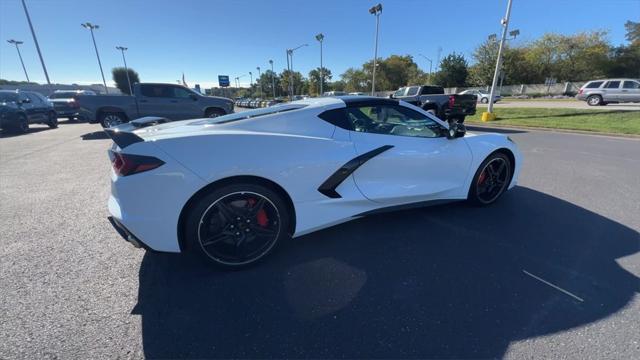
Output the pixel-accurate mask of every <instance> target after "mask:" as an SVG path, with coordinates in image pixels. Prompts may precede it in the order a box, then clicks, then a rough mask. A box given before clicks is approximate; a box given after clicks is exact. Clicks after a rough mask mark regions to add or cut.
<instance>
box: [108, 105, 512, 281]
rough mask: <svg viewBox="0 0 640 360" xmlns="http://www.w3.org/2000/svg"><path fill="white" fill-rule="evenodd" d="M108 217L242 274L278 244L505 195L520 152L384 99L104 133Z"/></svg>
mask: <svg viewBox="0 0 640 360" xmlns="http://www.w3.org/2000/svg"><path fill="white" fill-rule="evenodd" d="M106 132H107V134H108V135H109V136H110V137H111V139H112V140H113V142H114V144H113V145H112V147H111V149H110V150H109V157H110V159H111V162H112V171H111V195H110V197H109V201H108V207H109V212H110V214H111V216H110V217H109V220H110V221H111V223H112V225H113V226H114V227H115V229H116V230H117V231H118V232H119V233H120V235H122V236H123V237H124V238H125V239H126V240H127V241H129V242H131V243H132V244H133V245H135V246H137V247H144V248H145V249H148V250H155V251H163V252H186V251H189V252H191V251H194V252H197V253H200V254H201V255H203V256H204V258H205V259H208V260H210V261H211V262H212V263H213V264H216V265H219V266H222V267H226V268H238V267H243V266H246V265H250V264H253V263H255V262H257V261H259V260H261V259H263V258H265V257H266V256H267V255H268V254H270V253H272V252H273V251H274V249H275V248H276V246H277V245H278V244H280V243H282V242H283V240H285V239H287V238H290V237H293V238H295V237H298V236H301V235H304V234H308V233H310V232H313V231H316V230H319V229H322V228H326V227H329V226H333V225H336V224H339V223H342V222H345V221H349V220H351V219H355V218H359V217H362V216H366V215H368V214H373V213H379V212H384V211H390V210H397V209H403V208H411V207H418V206H427V205H430V204H436V203H442V202H446V201H456V200H467V201H469V202H470V203H472V204H475V205H480V206H482V205H489V204H492V203H493V202H495V201H496V200H497V199H498V198H499V197H500V196H501V195H502V194H503V193H504V192H505V191H507V190H508V189H510V188H512V187H513V186H515V184H516V182H517V179H518V173H519V169H520V167H521V163H522V161H521V155H520V152H519V151H518V148H517V146H516V144H515V143H514V142H513V141H511V139H510V138H509V137H507V136H504V135H501V134H493V133H486V134H472V133H467V132H466V130H465V128H464V125H462V124H452V125H449V124H448V123H446V122H443V121H441V120H440V119H438V118H437V117H435V116H433V115H432V114H430V113H427V112H425V111H424V110H422V109H420V108H418V107H415V106H413V105H410V104H408V103H405V102H403V101H398V100H394V99H385V98H374V97H365V96H344V97H324V98H315V99H308V100H303V101H297V102H292V103H289V104H282V105H277V106H272V107H268V108H263V109H257V110H252V111H246V112H240V113H234V114H229V115H224V116H220V117H217V118H211V119H194V120H184V121H178V122H167V121H166V119H163V118H156V117H148V118H142V119H138V120H134V121H131V122H130V123H126V124H122V125H119V126H116V127H112V128H108V129H106Z"/></svg>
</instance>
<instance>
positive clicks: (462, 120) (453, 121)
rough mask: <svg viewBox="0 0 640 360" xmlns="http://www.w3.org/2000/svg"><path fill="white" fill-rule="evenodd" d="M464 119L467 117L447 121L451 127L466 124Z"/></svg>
mask: <svg viewBox="0 0 640 360" xmlns="http://www.w3.org/2000/svg"><path fill="white" fill-rule="evenodd" d="M464 118H465V116H459V117H452V118H450V119H449V120H447V121H448V122H449V125H453V124H462V123H464Z"/></svg>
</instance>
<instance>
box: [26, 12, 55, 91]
mask: <svg viewBox="0 0 640 360" xmlns="http://www.w3.org/2000/svg"><path fill="white" fill-rule="evenodd" d="M22 7H23V8H24V14H25V15H27V22H29V29H31V36H33V42H34V43H35V44H36V50H38V57H40V64H42V70H43V71H44V77H45V78H47V84H49V85H51V81H50V80H49V73H48V72H47V67H46V66H44V59H43V58H42V52H41V51H40V45H39V44H38V38H37V37H36V32H35V31H33V24H32V23H31V16H29V10H27V4H25V2H24V0H22Z"/></svg>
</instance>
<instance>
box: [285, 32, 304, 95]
mask: <svg viewBox="0 0 640 360" xmlns="http://www.w3.org/2000/svg"><path fill="white" fill-rule="evenodd" d="M304 46H309V44H302V45H300V46H297V47H295V48H293V49H287V64H290V67H289V88H290V89H291V91H289V98H290V99H291V100H293V92H294V91H295V88H294V87H293V52H294V51H296V50H298V49H300V48H301V47H304Z"/></svg>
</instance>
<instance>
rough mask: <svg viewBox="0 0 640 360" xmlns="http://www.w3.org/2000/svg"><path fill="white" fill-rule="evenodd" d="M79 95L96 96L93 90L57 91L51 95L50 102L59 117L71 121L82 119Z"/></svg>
mask: <svg viewBox="0 0 640 360" xmlns="http://www.w3.org/2000/svg"><path fill="white" fill-rule="evenodd" d="M79 95H96V93H95V92H93V91H91V90H56V91H55V92H54V93H53V94H51V95H49V101H50V102H51V103H52V104H53V107H54V109H55V110H56V113H57V114H58V117H59V118H61V117H66V118H68V119H69V121H72V120H74V119H78V120H79V119H81V118H82V115H80V104H79V103H78V96H79Z"/></svg>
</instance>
